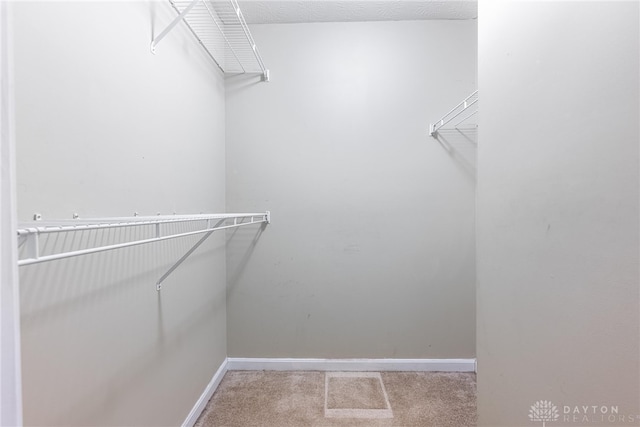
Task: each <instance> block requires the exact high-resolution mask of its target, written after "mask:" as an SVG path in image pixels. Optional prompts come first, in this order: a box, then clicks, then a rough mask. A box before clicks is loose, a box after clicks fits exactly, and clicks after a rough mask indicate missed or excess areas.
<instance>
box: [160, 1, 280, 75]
mask: <svg viewBox="0 0 640 427" xmlns="http://www.w3.org/2000/svg"><path fill="white" fill-rule="evenodd" d="M169 3H170V4H171V6H172V7H173V9H174V10H175V11H176V13H177V14H178V15H177V16H176V17H175V18H174V19H173V21H171V23H169V25H167V27H166V28H165V29H164V30H162V31H161V32H160V33H159V34H158V35H157V36H156V37H154V38H153V40H152V41H151V52H152V53H154V54H155V53H156V48H157V46H158V44H159V43H160V42H161V41H162V39H164V38H165V37H166V36H167V35H168V34H169V33H170V32H171V30H173V29H174V28H175V27H176V25H178V24H179V23H180V22H181V21H182V22H184V23H185V25H186V26H187V28H188V29H189V30H190V32H191V33H192V34H193V36H194V37H195V38H196V40H197V41H198V43H199V44H200V45H201V46H202V48H203V49H204V50H205V51H206V53H207V54H208V55H209V57H211V59H212V60H213V61H214V62H215V63H216V65H217V66H218V67H219V68H220V69H221V70H222V71H223V72H224V73H228V74H245V73H248V74H261V75H262V81H265V82H268V81H269V78H270V74H269V70H268V69H267V67H266V66H265V64H264V61H263V60H262V56H261V55H260V52H259V51H258V47H257V46H256V43H255V40H254V39H253V36H252V35H251V31H249V26H248V25H247V22H246V20H245V19H244V15H243V14H242V11H241V10H240V6H238V2H237V0H226V1H210V0H169Z"/></svg>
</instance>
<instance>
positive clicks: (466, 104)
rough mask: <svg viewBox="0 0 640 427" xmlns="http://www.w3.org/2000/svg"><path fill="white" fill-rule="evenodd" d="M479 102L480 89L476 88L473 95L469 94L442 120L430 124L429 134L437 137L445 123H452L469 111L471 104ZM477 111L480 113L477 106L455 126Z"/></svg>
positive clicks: (455, 125)
mask: <svg viewBox="0 0 640 427" xmlns="http://www.w3.org/2000/svg"><path fill="white" fill-rule="evenodd" d="M477 102H478V91H477V90H476V91H475V92H473V93H472V94H471V95H469V96H467V97H466V98H465V99H464V100H462V102H460V103H459V104H458V105H456V106H455V107H453V108H452V109H451V111H449V112H448V113H447V114H445V115H444V116H442V118H441V119H440V120H438V121H437V122H435V123H432V124H430V125H429V135H431V136H433V137H435V136H436V135H437V134H438V129H440V128H442V127H443V126H444V125H446V124H448V123H450V122H451V121H452V120H454V119H455V118H457V117H458V116H460V115H461V114H462V113H464V112H465V111H467V110H468V109H469V108H470V107H471V106H473V105H475V104H476V103H477ZM476 113H478V109H477V108H476V109H475V110H474V111H473V112H471V113H470V114H466V115H464V117H463V118H462V119H461V120H458V121H457V122H456V123H455V124H454V127H457V126H458V125H459V124H461V123H464V122H466V121H467V120H469V119H470V118H471V117H473V116H474V115H475V114H476Z"/></svg>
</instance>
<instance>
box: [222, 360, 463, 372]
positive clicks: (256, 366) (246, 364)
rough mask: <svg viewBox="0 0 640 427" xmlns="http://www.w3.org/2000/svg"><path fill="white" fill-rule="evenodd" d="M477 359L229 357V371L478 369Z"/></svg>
mask: <svg viewBox="0 0 640 427" xmlns="http://www.w3.org/2000/svg"><path fill="white" fill-rule="evenodd" d="M475 367H476V359H292V358H246V357H229V358H227V370H229V371H347V372H348V371H351V372H371V371H423V372H429V371H431V372H438V371H439V372H475Z"/></svg>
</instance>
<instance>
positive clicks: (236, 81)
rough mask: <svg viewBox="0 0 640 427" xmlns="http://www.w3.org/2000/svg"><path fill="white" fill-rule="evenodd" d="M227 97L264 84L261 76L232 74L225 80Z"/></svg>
mask: <svg viewBox="0 0 640 427" xmlns="http://www.w3.org/2000/svg"><path fill="white" fill-rule="evenodd" d="M224 82H225V87H226V91H227V95H230V94H234V93H236V92H240V91H243V90H245V89H248V88H250V87H252V86H255V85H257V84H260V83H263V82H262V75H260V74H231V75H228V76H226V77H225V79H224Z"/></svg>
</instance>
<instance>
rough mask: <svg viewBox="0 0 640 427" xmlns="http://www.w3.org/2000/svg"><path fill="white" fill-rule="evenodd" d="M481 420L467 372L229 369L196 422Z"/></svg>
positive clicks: (267, 426) (454, 423) (440, 426)
mask: <svg viewBox="0 0 640 427" xmlns="http://www.w3.org/2000/svg"><path fill="white" fill-rule="evenodd" d="M475 425H476V376H475V374H473V373H466V372H465V373H462V372H380V373H378V372H315V371H308V372H277V371H229V372H227V374H226V375H225V377H224V379H223V380H222V382H221V383H220V386H219V387H218V389H217V390H216V392H215V394H214V395H213V397H212V398H211V400H210V401H209V403H208V404H207V407H206V408H205V410H204V412H203V413H202V415H201V416H200V418H199V419H198V422H197V423H196V427H258V426H259V427H365V426H366V427H427V426H437V427H465V426H475Z"/></svg>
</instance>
